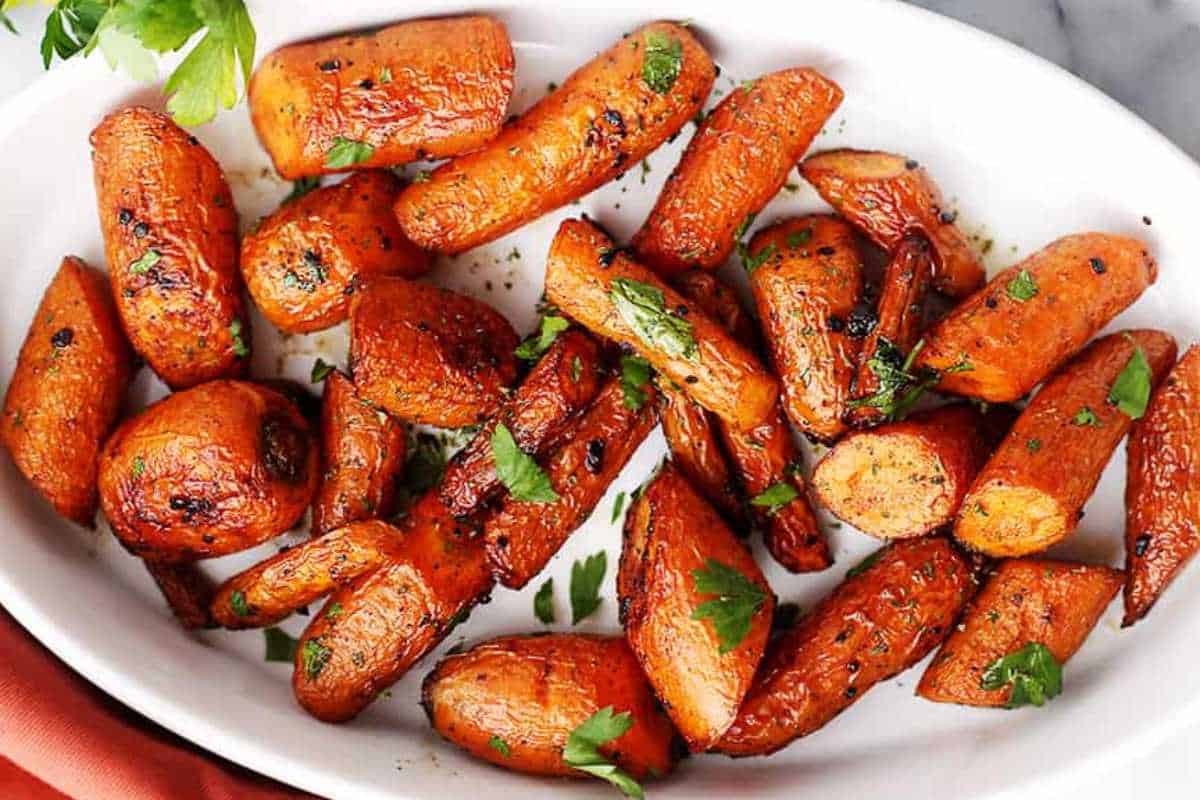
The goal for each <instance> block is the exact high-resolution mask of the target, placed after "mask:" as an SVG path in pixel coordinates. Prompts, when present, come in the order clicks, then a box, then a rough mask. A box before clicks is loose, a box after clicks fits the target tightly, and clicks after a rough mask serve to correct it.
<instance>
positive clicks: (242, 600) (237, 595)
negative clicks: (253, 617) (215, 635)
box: [229, 590, 250, 617]
mask: <svg viewBox="0 0 1200 800" xmlns="http://www.w3.org/2000/svg"><path fill="white" fill-rule="evenodd" d="M229 607H230V609H232V610H233V613H234V614H236V615H237V616H239V617H248V616H250V606H249V605H247V603H246V593H245V592H243V591H241V590H238V591H235V592H234V593H233V594H231V595H229Z"/></svg>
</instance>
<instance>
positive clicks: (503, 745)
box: [488, 734, 512, 758]
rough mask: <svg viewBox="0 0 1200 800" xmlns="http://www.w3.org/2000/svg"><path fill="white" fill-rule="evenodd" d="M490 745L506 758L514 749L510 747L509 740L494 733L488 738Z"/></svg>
mask: <svg viewBox="0 0 1200 800" xmlns="http://www.w3.org/2000/svg"><path fill="white" fill-rule="evenodd" d="M488 747H490V748H492V749H493V750H495V751H496V752H497V753H499V754H500V755H502V756H504V757H505V758H508V757H509V756H510V755H512V751H511V750H509V749H508V742H506V741H504V740H503V739H501V738H500V737H499V736H496V735H494V734H493V735H492V738H490V739H488Z"/></svg>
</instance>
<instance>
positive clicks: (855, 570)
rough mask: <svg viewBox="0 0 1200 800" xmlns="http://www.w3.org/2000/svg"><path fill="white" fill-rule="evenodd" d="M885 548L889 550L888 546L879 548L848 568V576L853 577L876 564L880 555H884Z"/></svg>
mask: <svg viewBox="0 0 1200 800" xmlns="http://www.w3.org/2000/svg"><path fill="white" fill-rule="evenodd" d="M884 550H887V548H886V547H881V548H879V549H878V550H876V551H875V552H874V553H871V555H869V556H867V557H866V558H864V559H863V560H862V561H860V562H858V563H857V564H855V565H854V566H853V567H851V568H850V569H848V570H846V577H847V578H853V577H854V576H855V575H862V574H863V573H864V572H866V571H867V570H869V569H870V568H871V567H873V566H875V562H876V561H878V560H879V559H880V557H881V556H882V555H883V551H884Z"/></svg>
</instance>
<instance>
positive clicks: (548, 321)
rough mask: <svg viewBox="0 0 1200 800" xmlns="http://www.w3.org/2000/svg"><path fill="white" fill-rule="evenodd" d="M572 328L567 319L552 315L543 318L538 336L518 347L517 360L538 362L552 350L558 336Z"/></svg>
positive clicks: (533, 336) (535, 335) (528, 339)
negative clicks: (544, 354) (551, 347)
mask: <svg viewBox="0 0 1200 800" xmlns="http://www.w3.org/2000/svg"><path fill="white" fill-rule="evenodd" d="M569 327H571V323H570V322H568V321H567V319H566V317H560V316H557V315H554V314H550V315H547V316H544V317H542V321H541V325H540V327H539V329H538V332H537V333H536V334H533V335H531V336H530V337H529V338H527V339H526V340H525V341H523V342H521V344H520V345H519V346H518V347H517V350H516V355H517V358H520V359H523V360H525V361H537V360H538V359H539V358H541V357H542V354H543V353H545V352H546V351H547V350H549V349H550V345H552V344H554V340H555V339H557V338H558V335H559V334H560V333H562V332H563V331H565V330H566V329H567V328H569Z"/></svg>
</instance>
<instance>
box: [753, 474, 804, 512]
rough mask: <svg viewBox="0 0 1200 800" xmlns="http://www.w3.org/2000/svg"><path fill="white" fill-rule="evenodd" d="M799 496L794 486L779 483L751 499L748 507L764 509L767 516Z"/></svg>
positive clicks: (782, 482) (783, 482) (784, 482)
mask: <svg viewBox="0 0 1200 800" xmlns="http://www.w3.org/2000/svg"><path fill="white" fill-rule="evenodd" d="M799 496H800V492H798V491H796V487H795V486H793V485H792V484H790V483H788V482H787V481H780V482H779V483H776V484H773V485H771V486H768V487H767V488H766V489H764V490H763V491H762V492H760V493H759V494H757V495H755V496H754V497H753V498H751V500H750V505H752V506H762V507H765V508H766V509H767V513H768V514H774V513H775V512H777V511H779V509H781V508H783V507H784V506H786V505H787V504H788V503H790V502H792V501H793V500H795V499H796V498H797V497H799Z"/></svg>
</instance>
